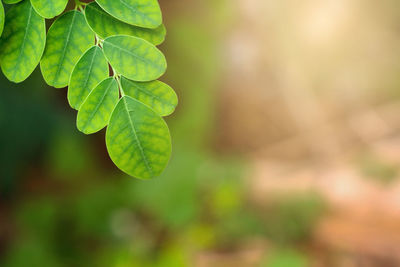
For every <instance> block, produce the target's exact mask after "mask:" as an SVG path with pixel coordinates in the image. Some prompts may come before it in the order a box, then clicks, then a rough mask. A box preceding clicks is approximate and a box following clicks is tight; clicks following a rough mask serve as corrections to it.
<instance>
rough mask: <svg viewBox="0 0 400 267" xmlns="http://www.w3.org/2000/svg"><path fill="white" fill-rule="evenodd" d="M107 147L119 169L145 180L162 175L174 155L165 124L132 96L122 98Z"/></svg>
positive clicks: (111, 124) (107, 137)
mask: <svg viewBox="0 0 400 267" xmlns="http://www.w3.org/2000/svg"><path fill="white" fill-rule="evenodd" d="M106 145H107V150H108V153H109V155H110V158H111V160H112V161H113V162H114V164H115V165H116V166H117V167H118V168H120V169H121V170H122V171H124V172H126V173H127V174H129V175H131V176H134V177H137V178H141V179H149V178H153V177H155V176H158V175H160V174H161V172H162V171H163V170H164V168H165V166H166V165H167V163H168V161H169V158H170V155H171V137H170V134H169V130H168V127H167V124H166V123H165V121H164V120H163V119H162V118H161V117H160V116H159V115H158V114H157V113H155V112H154V111H153V110H152V109H151V108H149V107H148V106H146V105H144V104H143V103H140V102H139V101H137V100H135V99H133V98H131V97H130V96H124V97H122V98H121V99H120V100H119V102H118V104H117V106H116V107H115V109H114V111H113V113H112V115H111V118H110V122H109V126H108V128H107V132H106Z"/></svg>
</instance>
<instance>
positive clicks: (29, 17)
mask: <svg viewBox="0 0 400 267" xmlns="http://www.w3.org/2000/svg"><path fill="white" fill-rule="evenodd" d="M32 10H33V7H32V5H31V6H30V8H29V15H28V22H27V25H26V30H25V33H24V39H23V40H22V45H21V49H20V50H19V55H18V60H17V66H16V68H15V69H14V72H13V73H14V75H13V80H15V76H16V75H17V70H18V69H19V67H18V66H19V65H20V64H21V60H20V58H21V55H22V53H23V51H24V48H25V45H26V38H27V37H28V32H29V29H30V27H31V24H32V22H31V17H32Z"/></svg>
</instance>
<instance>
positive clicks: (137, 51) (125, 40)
mask: <svg viewBox="0 0 400 267" xmlns="http://www.w3.org/2000/svg"><path fill="white" fill-rule="evenodd" d="M103 49H104V54H105V55H106V58H107V59H108V61H109V62H110V64H111V66H112V67H113V68H114V69H115V70H116V71H117V72H118V73H119V74H122V75H123V76H125V77H127V78H129V79H131V80H135V81H143V82H145V81H152V80H155V79H157V78H159V77H160V76H161V75H162V74H163V73H164V72H165V70H166V68H167V62H166V60H165V57H164V55H163V54H162V53H161V51H160V50H158V49H157V48H156V47H155V46H154V45H152V44H150V43H149V42H147V41H145V40H143V39H140V38H137V37H132V36H126V35H117V36H111V37H108V38H107V39H105V40H104V44H103Z"/></svg>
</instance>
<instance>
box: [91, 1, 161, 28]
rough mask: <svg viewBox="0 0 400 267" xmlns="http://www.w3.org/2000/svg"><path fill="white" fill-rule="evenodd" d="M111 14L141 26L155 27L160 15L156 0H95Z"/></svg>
mask: <svg viewBox="0 0 400 267" xmlns="http://www.w3.org/2000/svg"><path fill="white" fill-rule="evenodd" d="M96 2H97V3H98V4H99V5H100V6H101V7H102V8H103V9H104V10H105V11H106V12H107V13H109V14H110V15H111V16H113V17H115V18H117V19H119V20H121V21H123V22H126V23H128V24H132V25H135V26H139V27H143V28H151V29H154V28H157V27H158V26H160V25H161V23H162V15H161V10H160V6H159V4H158V1H157V0H111V1H110V0H96Z"/></svg>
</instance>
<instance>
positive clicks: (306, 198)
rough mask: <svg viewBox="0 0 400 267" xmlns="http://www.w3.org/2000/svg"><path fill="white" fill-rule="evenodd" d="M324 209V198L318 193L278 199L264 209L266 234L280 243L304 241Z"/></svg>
mask: <svg viewBox="0 0 400 267" xmlns="http://www.w3.org/2000/svg"><path fill="white" fill-rule="evenodd" d="M324 211H325V205H324V203H323V200H322V198H321V197H320V196H318V195H317V194H313V193H309V194H305V193H303V194H300V195H291V196H288V197H284V198H281V199H278V200H276V201H274V202H271V203H270V206H269V208H267V210H265V211H263V213H264V216H263V217H264V221H265V231H266V235H267V236H268V237H269V238H270V239H272V240H274V241H275V242H277V243H279V244H293V243H294V242H299V241H304V240H305V239H307V238H309V234H310V233H311V230H312V229H313V227H314V226H315V224H316V223H317V220H318V219H319V218H320V217H321V215H322V214H323V213H324Z"/></svg>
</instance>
